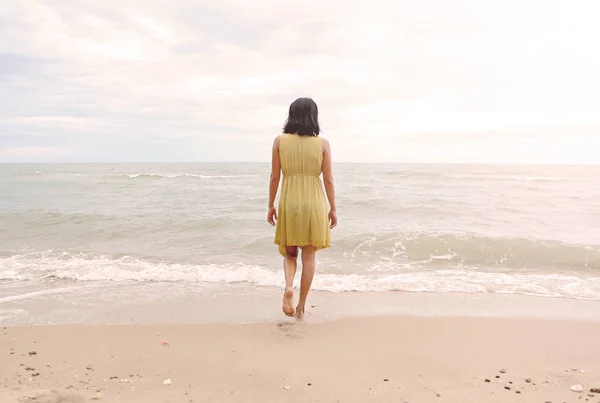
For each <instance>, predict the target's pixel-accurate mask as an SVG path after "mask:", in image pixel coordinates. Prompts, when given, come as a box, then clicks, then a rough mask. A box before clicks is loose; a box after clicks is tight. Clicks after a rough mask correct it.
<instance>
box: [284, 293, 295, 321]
mask: <svg viewBox="0 0 600 403" xmlns="http://www.w3.org/2000/svg"><path fill="white" fill-rule="evenodd" d="M281 308H282V309H283V313H285V314H286V315H287V316H294V314H295V313H296V311H295V310H294V289H293V288H292V287H290V288H288V289H286V290H285V293H284V294H283V305H282V306H281Z"/></svg>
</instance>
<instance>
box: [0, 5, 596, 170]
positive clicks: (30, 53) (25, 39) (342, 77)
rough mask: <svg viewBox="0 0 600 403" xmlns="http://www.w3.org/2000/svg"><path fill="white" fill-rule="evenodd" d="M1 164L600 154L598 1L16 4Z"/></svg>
mask: <svg viewBox="0 0 600 403" xmlns="http://www.w3.org/2000/svg"><path fill="white" fill-rule="evenodd" d="M2 3H3V4H2V6H1V7H0V95H1V96H0V162H124V161H135V162H145V161H169V162H172V161H268V160H269V158H270V151H271V145H272V142H273V139H274V137H275V136H277V135H278V134H279V133H280V131H281V128H282V126H283V123H284V121H285V118H286V116H287V110H288V107H289V104H290V103H291V102H292V101H294V100H295V99H296V98H298V97H311V98H313V99H314V100H315V101H316V102H317V104H318V105H319V113H320V123H321V127H322V130H323V133H322V135H323V136H324V137H326V138H327V139H328V140H329V141H330V143H331V145H332V153H333V158H334V160H335V161H340V162H383V161H385V162H444V163H454V162H460V163H486V162H489V163H515V164H516V163H519V164H522V163H543V164H563V163H565V164H600V152H598V150H599V149H600V148H599V147H600V112H599V111H600V52H598V38H600V24H598V23H597V16H598V15H600V2H598V1H597V0H561V1H558V0H460V1H459V0H419V1H414V0H410V1H407V0H372V1H368V2H365V1H351V0H350V1H345V2H341V1H340V0H302V1H295V0H294V1H285V2H284V1H281V0H246V1H241V0H219V1H207V0H169V1H162V0H126V1H122V2H112V1H106V0H51V1H36V0H5V1H3V2H2Z"/></svg>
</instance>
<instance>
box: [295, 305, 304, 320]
mask: <svg viewBox="0 0 600 403" xmlns="http://www.w3.org/2000/svg"><path fill="white" fill-rule="evenodd" d="M296 319H298V320H302V319H304V307H303V306H302V307H301V306H297V307H296Z"/></svg>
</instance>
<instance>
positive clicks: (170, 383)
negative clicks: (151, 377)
mask: <svg viewBox="0 0 600 403" xmlns="http://www.w3.org/2000/svg"><path fill="white" fill-rule="evenodd" d="M162 384H163V385H165V386H169V385H172V384H173V381H172V380H171V378H168V379H165V380H164V381H162Z"/></svg>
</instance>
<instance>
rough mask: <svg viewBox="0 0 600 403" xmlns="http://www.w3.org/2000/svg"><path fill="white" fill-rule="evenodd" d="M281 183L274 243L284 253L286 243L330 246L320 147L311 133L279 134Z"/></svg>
mask: <svg viewBox="0 0 600 403" xmlns="http://www.w3.org/2000/svg"><path fill="white" fill-rule="evenodd" d="M279 159H280V161H281V170H282V172H283V183H282V186H281V195H280V198H279V211H278V217H277V218H278V220H277V228H276V230H275V244H277V245H279V253H281V254H282V255H284V256H285V253H286V246H299V247H302V246H308V245H313V246H316V248H317V249H323V248H328V247H329V246H330V245H331V239H330V230H329V219H328V212H327V203H326V201H325V192H324V191H323V184H322V182H321V177H320V175H321V171H322V165H323V146H322V143H321V139H320V138H319V137H315V136H299V135H297V134H283V135H281V137H280V140H279Z"/></svg>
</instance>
